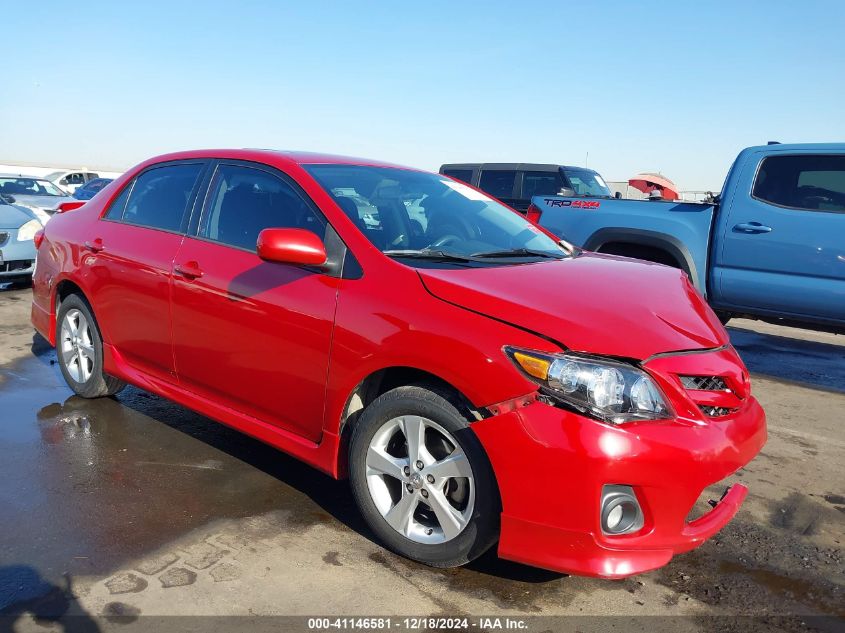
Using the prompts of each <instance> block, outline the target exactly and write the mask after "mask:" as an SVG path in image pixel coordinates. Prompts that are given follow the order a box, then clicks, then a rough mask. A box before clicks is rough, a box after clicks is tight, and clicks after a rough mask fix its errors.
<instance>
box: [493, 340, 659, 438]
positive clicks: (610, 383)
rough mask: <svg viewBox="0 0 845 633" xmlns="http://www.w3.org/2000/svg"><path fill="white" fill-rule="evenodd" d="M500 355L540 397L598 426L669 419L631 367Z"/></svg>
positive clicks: (531, 354) (651, 386) (642, 375)
mask: <svg viewBox="0 0 845 633" xmlns="http://www.w3.org/2000/svg"><path fill="white" fill-rule="evenodd" d="M505 353H506V354H507V355H508V357H509V358H510V359H511V360H512V361H513V362H514V364H515V365H516V366H517V367H518V368H519V369H520V370H522V372H523V373H524V374H526V375H527V376H528V377H529V378H530V379H531V380H533V381H534V382H537V383H538V384H539V385H540V386H541V388H542V389H541V391H542V392H543V393H544V394H545V395H547V396H549V397H551V398H552V399H554V400H557V401H558V402H560V403H563V404H566V405H568V406H570V407H572V408H574V409H576V410H578V411H580V412H582V413H586V414H589V415H591V416H593V417H596V418H598V419H599V420H602V421H603V422H609V423H611V424H623V423H625V422H633V421H636V420H661V419H665V418H671V417H673V415H674V414H673V412H672V409H671V407H670V406H669V403H668V402H666V398H665V397H664V396H663V394H662V393H661V391H660V389H659V388H658V386H657V385H656V384H655V383H654V381H653V380H652V379H651V377H650V376H649V375H648V374H647V373H646V372H644V371H643V370H641V369H638V368H636V367H634V366H632V365H626V364H625V363H620V362H616V361H612V360H604V359H597V358H586V357H582V356H575V355H572V354H546V353H543V352H535V351H531V350H524V349H516V348H512V347H506V348H505Z"/></svg>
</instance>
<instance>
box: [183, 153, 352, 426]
mask: <svg viewBox="0 0 845 633" xmlns="http://www.w3.org/2000/svg"><path fill="white" fill-rule="evenodd" d="M327 226H328V225H327V223H326V221H325V219H324V218H323V216H322V214H321V213H320V212H319V211H318V209H317V208H316V206H315V205H314V204H313V203H312V202H311V201H310V199H308V198H307V196H306V195H305V194H304V193H303V192H302V191H301V190H300V189H299V187H298V186H297V185H296V183H295V182H294V181H293V180H292V179H290V178H289V177H287V176H286V175H285V174H282V173H281V172H278V171H276V170H274V169H271V168H269V167H264V166H261V165H257V164H255V163H243V162H239V161H221V162H220V164H219V165H218V166H217V167H216V169H215V172H214V176H213V178H212V179H211V184H210V186H209V189H208V194H207V195H206V200H205V204H204V206H203V209H202V214H201V219H200V221H199V222H198V226H197V227H196V228H195V229H193V228H192V231H191V233H192V235H191V236H189V237H186V238H185V242H184V244H183V245H182V247H181V248H180V249H179V253H178V255H177V257H176V261H175V267H174V271H175V274H174V278H173V294H172V296H173V300H172V312H173V340H174V347H173V349H174V356H175V360H176V371H177V374H178V377H179V381H180V384H181V385H182V386H183V387H185V388H186V389H188V390H190V391H193V392H195V393H198V394H200V395H202V396H204V397H206V398H209V399H210V400H212V401H214V402H217V403H219V404H222V405H224V406H227V407H230V408H233V409H235V410H237V411H240V412H243V413H246V414H248V415H250V416H252V417H254V418H258V419H260V420H262V421H264V422H268V423H270V424H273V425H276V426H279V427H282V428H285V429H287V430H290V431H292V432H294V433H297V434H298V435H301V436H303V437H306V438H308V439H310V440H312V441H317V440H318V439H319V438H320V435H321V433H322V421H323V404H324V402H325V388H326V375H327V372H328V363H329V348H330V344H331V334H332V329H333V327H334V315H335V306H336V303H337V291H338V286H339V282H340V280H339V279H338V278H337V277H333V276H331V275H329V274H326V273H323V272H320V271H317V270H314V269H309V268H304V267H300V266H293V265H288V264H280V263H273V262H265V261H263V260H261V259H259V257H258V255H257V254H256V252H255V251H256V241H257V238H258V234H259V233H260V232H261V230H262V229H265V228H270V227H276V228H301V229H307V230H310V231H313V232H314V233H316V234H317V235H318V236H319V237H320V238H321V239H324V238H325V234H326V230H327ZM329 230H330V229H329Z"/></svg>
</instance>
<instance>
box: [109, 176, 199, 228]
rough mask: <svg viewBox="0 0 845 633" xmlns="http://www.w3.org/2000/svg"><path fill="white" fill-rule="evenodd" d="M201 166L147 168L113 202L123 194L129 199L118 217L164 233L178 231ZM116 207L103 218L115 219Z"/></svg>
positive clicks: (116, 201)
mask: <svg viewBox="0 0 845 633" xmlns="http://www.w3.org/2000/svg"><path fill="white" fill-rule="evenodd" d="M203 167H204V165H202V164H201V163H194V164H179V165H165V166H163V167H154V168H153V169H148V170H147V171H145V172H143V173H142V174H141V175H140V176H138V177H137V178H136V179H135V181H134V183H133V184H132V187H131V192H130V193H129V194H126V192H127V191H129V187H127V188H126V189H124V191H123V192H121V194H120V196H118V199H117V200H115V203H118V202H120V198H122V197H123V196H124V195H125V194H126V195H128V197H129V199H128V201H127V202H126V204H125V208H124V211H123V214H122V219H123V221H124V222H127V223H129V224H137V225H139V226H147V227H150V228H153V229H163V230H165V231H178V230H179V229H180V228H181V227H182V218H183V216H184V214H185V209H186V208H187V206H188V200H189V199H190V197H191V192H192V191H193V190H194V186H195V185H196V182H197V179H198V178H199V176H200V174H201V173H202V170H203ZM116 206H117V205H116V204H112V208H110V209H109V212H108V215H107V217H109V218H110V219H117V217H116V216H113V215H112V213H115V214H117V213H118V210H117V209H115V207H116Z"/></svg>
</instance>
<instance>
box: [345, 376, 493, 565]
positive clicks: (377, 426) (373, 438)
mask: <svg viewBox="0 0 845 633" xmlns="http://www.w3.org/2000/svg"><path fill="white" fill-rule="evenodd" d="M349 470H350V480H351V486H352V492H353V495H354V497H355V501H356V503H357V505H358V508H359V509H360V511H361V514H362V515H363V517H364V519H365V521H366V522H367V525H368V526H369V527H370V529H372V531H373V532H374V533H375V534H376V536H378V538H379V539H380V540H381V541H382V543H383V544H385V545H386V546H387V547H388V548H389V549H391V550H392V551H394V552H396V553H397V554H400V555H402V556H405V557H407V558H411V559H413V560H416V561H420V562H422V563H425V564H427V565H431V566H433V567H455V566H459V565H463V564H465V563H468V562H469V561H471V560H473V559H475V558H477V557H479V556H481V554H483V553H484V552H485V551H487V550H488V549H489V548H490V547H491V546H492V545H493V544H494V543H495V542H496V540H497V538H498V531H499V497H498V489H497V487H496V481H495V478H494V476H493V470H492V467H491V466H490V463H489V461H488V460H487V455H486V453H485V452H484V449H483V448H482V446H481V443H480V442H479V441H478V438H477V437H476V436H475V434H474V433H473V432H472V431H471V430H470V429H469V425H468V423H467V421H466V420H465V419H464V418H463V417H462V416H461V415H460V414H459V413H458V411H457V409H456V408H455V407H454V406H452V404H450V403H449V402H448V401H447V400H446V399H445V398H443V397H441V396H440V395H438V394H436V393H434V392H433V391H430V390H428V389H425V388H423V387H418V386H406V387H398V388H396V389H393V390H391V391H388V392H387V393H385V394H383V395H381V396H379V397H378V398H377V399H376V400H375V401H374V402H372V404H370V405H369V406H368V407H367V408H366V409H365V410H364V412H363V413H362V415H361V417H360V419H359V420H358V422H357V424H356V426H355V429H354V431H353V434H352V440H351V442H350V447H349Z"/></svg>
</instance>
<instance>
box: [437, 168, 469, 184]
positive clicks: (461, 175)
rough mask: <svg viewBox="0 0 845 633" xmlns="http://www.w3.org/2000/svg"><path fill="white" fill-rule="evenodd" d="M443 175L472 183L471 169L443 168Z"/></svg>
mask: <svg viewBox="0 0 845 633" xmlns="http://www.w3.org/2000/svg"><path fill="white" fill-rule="evenodd" d="M443 175H444V176H449V177H450V178H455V179H456V180H461V181H463V182H465V183H467V184H468V185H471V184H472V170H471V169H444V170H443Z"/></svg>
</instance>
